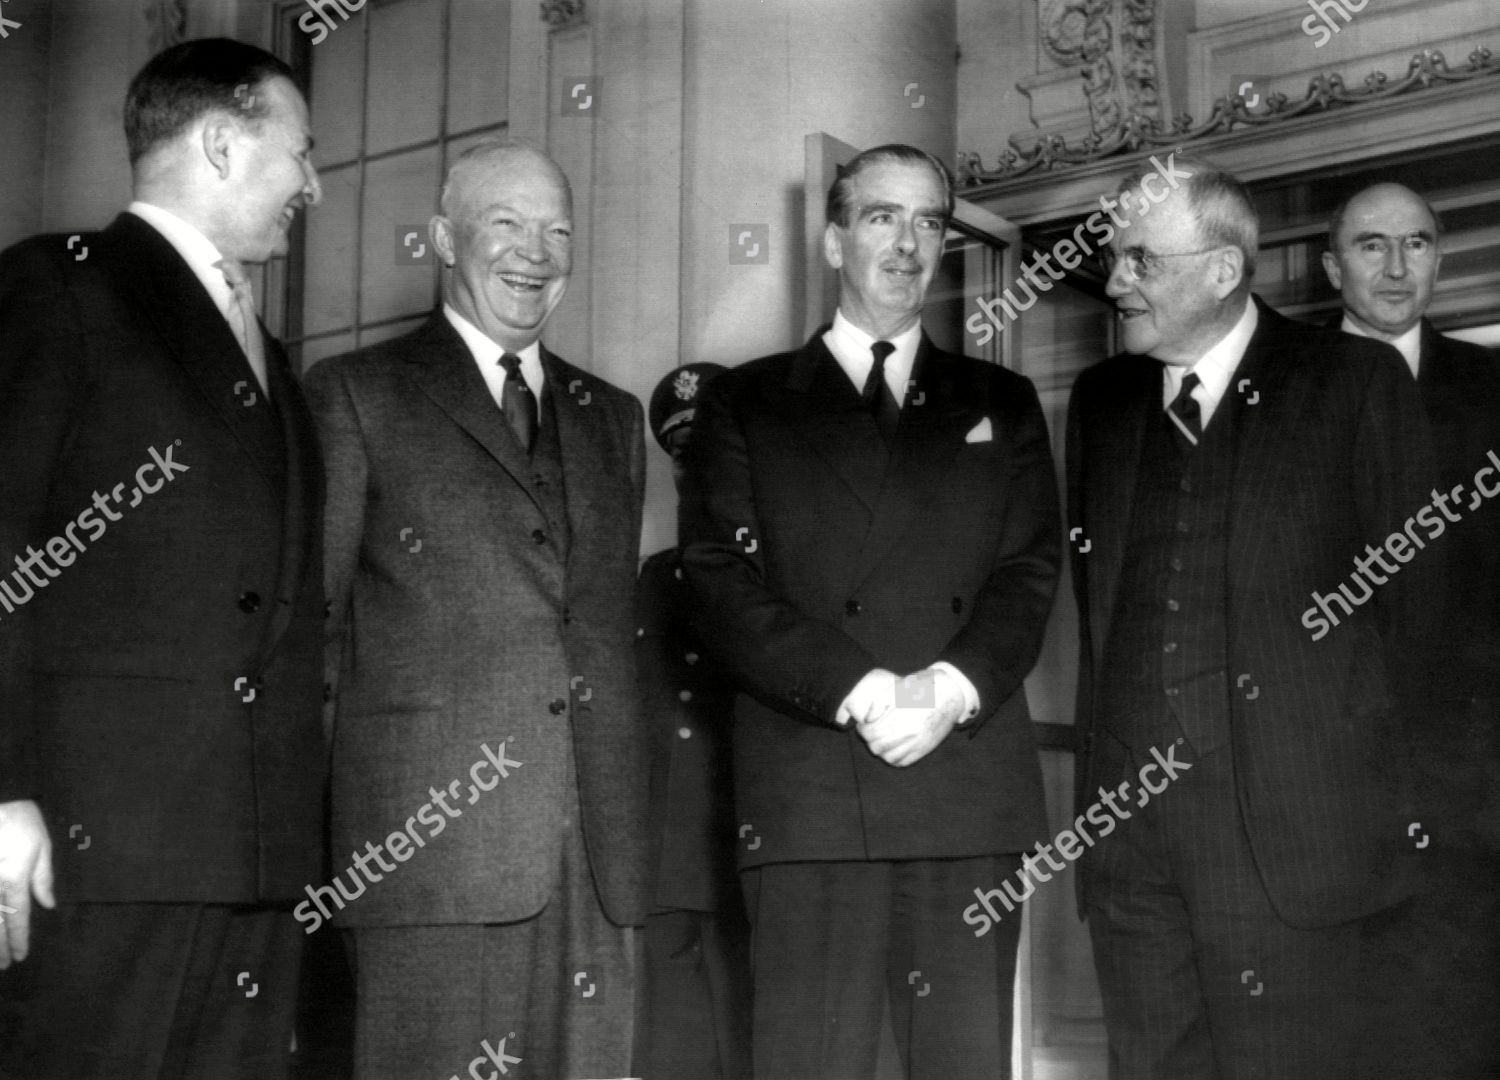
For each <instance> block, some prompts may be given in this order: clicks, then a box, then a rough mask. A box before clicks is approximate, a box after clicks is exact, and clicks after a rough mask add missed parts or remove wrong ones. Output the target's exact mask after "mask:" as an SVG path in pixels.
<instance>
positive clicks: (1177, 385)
mask: <svg viewBox="0 0 1500 1080" xmlns="http://www.w3.org/2000/svg"><path fill="white" fill-rule="evenodd" d="M1259 323H1260V312H1259V311H1258V310H1257V309H1256V307H1255V300H1254V298H1253V297H1249V296H1247V297H1245V310H1244V312H1243V313H1242V314H1241V315H1240V319H1239V322H1237V323H1235V324H1234V328H1233V329H1231V330H1230V331H1229V333H1227V334H1225V335H1224V336H1223V337H1222V338H1220V339H1219V341H1218V343H1217V344H1215V345H1214V347H1213V348H1211V349H1209V350H1208V352H1206V353H1204V354H1203V355H1202V356H1200V357H1199V358H1198V360H1197V362H1196V363H1194V364H1193V365H1191V366H1190V367H1180V366H1178V365H1176V364H1163V365H1162V387H1161V392H1162V408H1164V409H1165V408H1166V407H1167V406H1169V405H1171V404H1172V402H1173V401H1174V400H1175V399H1176V397H1177V394H1178V391H1180V390H1181V389H1182V380H1183V379H1185V378H1186V377H1187V374H1188V372H1190V371H1191V372H1192V373H1193V374H1194V375H1196V376H1198V379H1199V382H1198V385H1197V386H1195V387H1194V388H1193V400H1194V401H1196V402H1197V403H1198V413H1199V416H1200V417H1201V418H1202V421H1203V430H1204V431H1207V430H1208V422H1209V421H1210V420H1212V419H1213V417H1214V413H1215V412H1217V411H1218V408H1219V402H1221V401H1223V400H1224V395H1225V394H1226V393H1228V391H1229V384H1230V382H1231V381H1232V380H1233V379H1234V373H1235V371H1236V369H1238V368H1239V366H1240V361H1241V360H1243V359H1244V357H1245V350H1246V349H1248V348H1249V347H1250V338H1251V337H1252V336H1254V334H1255V327H1256V326H1257V325H1258V324H1259ZM1254 390H1255V387H1253V386H1247V387H1245V393H1246V394H1249V393H1252V392H1254Z"/></svg>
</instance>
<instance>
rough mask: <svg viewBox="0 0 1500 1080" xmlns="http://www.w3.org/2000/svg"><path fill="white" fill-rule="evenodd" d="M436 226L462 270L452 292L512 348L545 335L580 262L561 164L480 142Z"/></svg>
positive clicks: (449, 296) (457, 173) (480, 324)
mask: <svg viewBox="0 0 1500 1080" xmlns="http://www.w3.org/2000/svg"><path fill="white" fill-rule="evenodd" d="M430 231H431V234H432V242H433V246H434V247H435V248H436V249H437V252H438V255H439V256H441V258H442V260H443V262H444V264H445V265H447V266H448V267H450V268H451V269H452V273H451V274H449V275H448V276H447V277H446V279H445V281H444V286H443V298H444V300H445V301H446V302H447V303H448V304H450V305H451V306H452V307H453V309H454V310H455V311H457V312H458V313H459V314H460V315H462V316H463V317H464V318H465V319H467V320H468V321H469V322H470V323H472V324H473V325H474V326H475V327H477V328H478V329H479V330H480V331H482V332H483V333H484V334H485V335H486V336H487V337H489V338H490V339H491V340H492V341H494V342H496V343H497V344H499V345H500V346H501V347H502V348H503V349H505V350H507V351H509V352H516V353H519V352H520V351H521V350H522V349H524V348H526V347H527V346H529V345H531V344H532V343H533V342H535V341H536V340H537V338H538V337H540V336H541V332H542V328H543V327H544V326H545V325H546V322H547V319H548V318H549V317H550V316H551V314H552V312H553V310H554V309H555V308H556V307H557V305H558V304H559V303H560V302H561V301H562V298H563V294H564V293H565V292H566V291H567V288H568V275H569V274H570V273H572V270H573V195H572V192H571V190H570V189H569V187H568V178H567V177H566V176H564V175H563V171H562V169H560V168H558V166H557V163H556V162H555V161H553V160H552V159H551V158H549V157H548V156H547V155H546V154H543V153H542V152H541V151H539V150H537V149H535V148H533V147H530V146H526V145H524V144H522V143H516V142H510V141H495V142H487V143H480V144H479V145H477V146H473V147H470V148H469V149H468V150H466V151H465V152H464V153H463V154H462V155H461V156H460V157H459V158H458V160H457V161H455V162H454V163H453V166H452V168H450V169H449V170H448V178H447V180H446V181H445V182H444V184H443V197H442V213H441V214H439V215H438V216H437V217H435V218H433V219H432V223H431V229H430Z"/></svg>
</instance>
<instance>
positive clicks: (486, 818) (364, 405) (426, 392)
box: [299, 141, 647, 1078]
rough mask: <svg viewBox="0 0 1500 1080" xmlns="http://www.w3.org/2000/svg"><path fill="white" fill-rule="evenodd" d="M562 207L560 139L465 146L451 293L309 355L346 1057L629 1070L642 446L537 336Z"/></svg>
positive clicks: (602, 387)
mask: <svg viewBox="0 0 1500 1080" xmlns="http://www.w3.org/2000/svg"><path fill="white" fill-rule="evenodd" d="M571 218H572V197H571V194H570V191H569V188H568V183H567V179H566V177H564V176H563V174H562V172H561V170H560V169H559V168H558V167H557V165H556V164H554V163H553V162H552V161H551V160H550V159H549V158H547V157H545V156H544V155H542V154H541V153H539V152H538V151H536V150H533V149H530V148H528V147H525V146H522V145H518V144H514V143H509V142H503V141H501V142H495V141H491V142H486V143H482V144H480V145H478V146H476V147H473V148H471V149H470V150H468V151H466V152H465V153H464V154H463V155H462V156H461V157H460V158H459V160H458V161H457V162H455V164H454V166H453V168H452V170H451V171H450V173H449V176H448V179H447V182H446V184H445V186H444V190H443V200H442V213H441V215H440V216H438V217H436V218H434V219H433V222H432V226H431V234H432V240H433V244H434V246H435V248H436V250H437V251H438V253H439V255H440V256H441V257H442V259H443V261H444V263H445V264H447V266H448V267H449V271H448V273H447V276H446V281H445V287H444V304H443V308H442V310H441V311H440V312H438V313H436V314H434V315H433V317H432V318H431V319H430V320H428V322H427V323H426V324H425V325H423V326H422V327H420V328H418V329H417V330H415V331H413V332H411V333H410V334H407V335H406V336H404V337H401V338H397V339H395V340H393V341H390V342H385V343H382V344H379V345H376V346H373V347H371V348H368V349H364V350H361V351H359V352H356V353H352V354H349V355H347V356H343V357H338V358H335V359H332V360H328V361H324V362H323V363H321V364H319V365H318V366H317V367H315V368H314V369H313V370H312V372H310V373H309V376H308V395H309V399H310V401H311V403H312V406H313V410H314V413H315V415H316V417H317V420H318V424H319V428H320V431H321V433H322V435H323V439H324V446H325V453H326V457H327V463H328V486H329V492H328V514H327V536H328V540H327V581H328V591H329V597H330V602H331V605H332V612H333V625H332V627H331V634H332V640H333V648H332V650H331V654H332V662H333V666H334V667H335V668H336V675H335V676H334V681H335V682H336V684H337V685H336V691H335V693H336V699H337V708H336V714H335V720H334V742H333V860H334V869H335V874H334V879H333V882H332V886H331V887H326V886H325V887H324V890H318V891H317V895H316V896H314V895H312V894H310V895H309V901H308V904H307V905H304V906H303V907H302V908H300V909H299V911H300V912H301V914H302V916H304V917H306V918H307V919H308V920H309V923H310V926H311V925H312V924H315V923H320V922H321V921H322V920H323V919H325V918H327V917H329V916H335V915H337V916H338V917H339V920H340V922H341V924H342V925H344V926H348V927H352V928H353V939H354V942H355V978H356V985H357V994H358V1002H357V1009H358V1013H357V1018H356V1048H355V1059H356V1060H355V1068H356V1074H357V1075H358V1076H360V1077H387V1076H388V1077H401V1078H406V1077H410V1076H416V1075H432V1074H433V1070H435V1069H436V1070H439V1071H440V1072H439V1074H440V1075H448V1073H447V1071H446V1070H452V1071H454V1072H462V1071H463V1070H464V1068H465V1067H466V1066H467V1064H468V1063H469V1062H471V1061H475V1060H476V1059H478V1060H479V1064H478V1065H477V1066H476V1068H479V1069H480V1070H481V1071H482V1072H483V1071H488V1072H494V1071H496V1069H497V1068H498V1067H499V1066H500V1064H502V1063H505V1067H506V1068H507V1069H508V1071H509V1072H510V1073H513V1074H515V1075H519V1076H523V1077H525V1076H533V1077H549V1078H550V1077H559V1076H579V1077H582V1076H599V1077H604V1076H624V1075H627V1074H628V1070H629V1067H630V1060H631V1042H632V1037H631V1032H632V1028H633V1024H634V996H635V976H636V963H637V961H636V948H637V941H636V938H635V935H634V933H633V929H632V928H633V927H635V926H638V925H639V924H640V923H641V922H642V920H643V917H644V912H643V892H644V888H643V885H644V878H645V862H646V859H645V816H646V814H645V803H646V786H647V781H646V765H645V743H644V736H643V733H642V732H641V730H640V725H639V722H638V719H637V717H638V707H637V701H636V686H635V668H634V663H633V659H632V655H631V646H632V641H633V637H634V624H633V619H632V614H633V613H632V608H631V603H632V598H633V593H634V588H635V569H636V554H637V551H638V547H639V535H640V521H641V500H642V484H643V476H644V453H645V448H644V445H643V442H642V426H643V425H642V410H641V407H640V404H639V402H637V401H636V400H635V399H634V398H633V397H631V396H630V395H628V394H626V393H625V392H624V391H621V390H619V389H616V388H615V387H613V386H610V385H609V384H608V383H605V382H604V381H603V380H601V379H599V378H596V377H595V376H593V375H590V374H589V373H588V372H586V371H583V370H581V369H579V368H576V367H574V366H573V365H571V364H569V363H567V362H566V361H564V360H562V359H561V358H559V357H557V356H555V355H553V354H552V353H551V352H549V351H548V350H547V349H546V348H545V347H543V346H542V345H541V343H540V341H539V340H538V338H539V335H540V334H541V332H542V328H543V326H544V325H545V323H546V320H547V317H548V316H549V315H550V314H551V313H552V311H553V309H554V308H555V307H556V306H557V303H558V302H559V301H560V300H561V299H562V296H563V292H564V291H565V289H566V288H567V282H568V274H569V272H570V271H571V266H572V242H571V234H572V220H571ZM371 860H374V862H375V865H376V866H378V867H379V869H378V870H376V869H374V868H373V867H371V866H370V862H371ZM345 867H347V869H343V868H345ZM485 1060H488V1061H490V1062H493V1063H494V1064H491V1065H485V1064H484V1061H485ZM517 1061H519V1062H520V1063H519V1064H517V1063H516V1062H517Z"/></svg>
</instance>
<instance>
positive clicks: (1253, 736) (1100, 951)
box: [1068, 161, 1447, 1080]
mask: <svg viewBox="0 0 1500 1080" xmlns="http://www.w3.org/2000/svg"><path fill="white" fill-rule="evenodd" d="M1181 164H1182V167H1183V168H1184V169H1186V170H1187V171H1188V172H1189V173H1190V174H1191V175H1190V178H1189V179H1188V180H1186V181H1184V182H1183V183H1182V184H1181V185H1180V187H1179V188H1178V189H1177V190H1175V191H1173V192H1172V193H1171V194H1170V195H1169V196H1168V197H1167V198H1166V199H1164V200H1163V201H1162V202H1160V203H1159V204H1157V205H1155V206H1153V207H1152V208H1151V210H1150V212H1149V213H1147V214H1145V215H1144V216H1142V217H1140V218H1138V219H1136V220H1135V221H1132V222H1131V223H1130V225H1129V227H1128V228H1126V229H1123V230H1121V232H1120V233H1119V234H1117V236H1116V237H1115V238H1114V241H1113V243H1112V247H1111V251H1110V263H1111V266H1112V271H1111V274H1110V278H1109V282H1108V285H1107V289H1108V293H1109V295H1110V296H1111V297H1112V298H1113V299H1114V300H1115V304H1116V307H1117V309H1118V311H1119V316H1120V327H1121V334H1122V336H1123V339H1124V346H1125V351H1124V352H1123V353H1121V354H1119V355H1117V356H1114V357H1112V358H1110V359H1109V360H1106V361H1105V362H1104V363H1102V364H1100V365H1098V366H1096V367H1094V368H1092V369H1090V370H1088V371H1086V372H1084V373H1083V374H1082V375H1081V376H1079V378H1078V381H1077V383H1076V384H1075V387H1074V390H1073V397H1072V401H1071V405H1070V409H1069V424H1068V474H1069V491H1068V501H1069V522H1068V524H1069V526H1070V527H1071V529H1072V530H1074V531H1076V533H1077V536H1076V543H1075V545H1074V547H1073V551H1072V560H1073V570H1074V581H1075V586H1076V589H1077V594H1078V605H1079V614H1080V621H1081V626H1082V641H1081V646H1080V653H1081V657H1080V660H1081V673H1080V674H1081V678H1080V688H1079V712H1078V724H1079V726H1080V728H1081V729H1082V730H1083V731H1084V733H1085V735H1084V738H1085V742H1084V745H1085V747H1086V749H1087V752H1086V754H1085V755H1084V757H1083V759H1082V760H1081V761H1080V763H1079V774H1078V775H1079V784H1078V807H1077V810H1078V812H1080V813H1082V812H1084V808H1085V807H1086V806H1090V805H1092V804H1094V803H1095V802H1097V801H1098V800H1099V799H1102V798H1105V797H1106V796H1107V795H1114V793H1115V792H1116V791H1117V790H1119V789H1120V788H1121V785H1130V784H1133V783H1134V782H1135V781H1136V780H1137V779H1143V773H1142V772H1141V770H1143V769H1146V768H1149V767H1150V762H1151V761H1152V752H1153V751H1155V752H1158V753H1160V752H1163V751H1167V752H1175V753H1173V756H1175V758H1176V759H1177V760H1178V761H1179V762H1181V763H1182V768H1181V769H1180V770H1179V771H1178V772H1177V775H1176V777H1175V778H1174V779H1173V780H1172V781H1171V783H1170V786H1169V787H1167V788H1166V789H1165V790H1161V791H1160V792H1159V793H1157V794H1155V795H1154V797H1151V798H1150V799H1149V802H1147V803H1145V805H1137V804H1136V801H1135V800H1133V799H1128V798H1127V801H1126V803H1125V808H1126V809H1127V810H1128V812H1129V813H1130V814H1131V817H1130V819H1128V820H1124V819H1122V820H1120V821H1119V822H1118V827H1116V828H1114V829H1113V831H1112V832H1111V833H1110V834H1109V835H1108V836H1101V837H1098V838H1096V843H1094V844H1093V845H1091V846H1090V848H1089V850H1087V851H1086V852H1085V854H1084V855H1083V858H1082V862H1081V868H1082V869H1083V871H1084V873H1083V875H1082V883H1083V886H1084V904H1085V909H1086V913H1087V917H1088V920H1089V926H1090V930H1091V933H1092V937H1093V941H1094V955H1095V962H1096V965H1097V967H1098V969H1099V974H1100V981H1101V985H1102V989H1103V994H1104V1006H1105V1020H1106V1023H1107V1025H1108V1028H1109V1037H1110V1075H1111V1077H1112V1078H1116V1080H1127V1078H1129V1080H1133V1078H1141V1080H1145V1078H1158V1077H1164V1076H1171V1077H1183V1078H1187V1077H1203V1078H1208V1077H1222V1078H1229V1077H1252V1076H1253V1077H1265V1076H1275V1077H1280V1078H1285V1080H1293V1078H1307V1080H1315V1078H1317V1080H1323V1078H1333V1077H1349V1076H1353V1075H1355V1071H1354V1066H1353V1060H1354V1057H1355V1053H1354V1051H1355V1048H1356V1047H1355V1042H1354V1039H1353V1031H1354V1027H1355V1023H1356V1021H1357V1020H1358V1019H1359V1012H1360V1010H1359V1006H1358V1005H1357V1003H1356V1001H1355V997H1356V993H1357V990H1358V962H1359V952H1360V934H1361V931H1362V929H1363V927H1362V921H1363V920H1364V919H1365V918H1366V917H1367V916H1370V915H1371V914H1372V913H1375V912H1379V911H1381V910H1382V909H1386V908H1389V907H1390V906H1391V905H1393V904H1394V903H1396V902H1397V901H1398V900H1399V899H1400V898H1401V897H1402V896H1403V895H1404V894H1405V891H1406V889H1407V874H1406V873H1405V872H1404V870H1403V856H1402V853H1403V852H1410V851H1411V849H1412V844H1413V840H1412V838H1410V837H1409V836H1408V833H1407V829H1408V826H1409V824H1410V822H1411V818H1410V816H1409V804H1408V801H1407V799H1406V798H1405V797H1404V792H1405V782H1406V777H1405V771H1406V754H1405V752H1404V748H1403V744H1402V739H1401V727H1402V725H1401V722H1400V721H1401V717H1400V714H1399V710H1398V702H1399V701H1401V700H1402V697H1401V691H1402V687H1403V685H1404V680H1403V678H1402V675H1403V665H1402V660H1403V659H1404V657H1405V656H1406V655H1407V654H1406V651H1405V650H1406V648H1407V646H1409V645H1411V644H1412V642H1414V641H1419V640H1420V639H1421V637H1420V635H1421V632H1422V630H1423V623H1422V619H1421V610H1420V607H1419V605H1418V603H1417V598H1419V597H1420V596H1421V595H1422V593H1423V591H1424V590H1425V586H1426V582H1427V581H1428V580H1429V577H1430V575H1431V573H1432V571H1433V569H1434V568H1435V563H1434V561H1433V552H1432V551H1430V550H1427V548H1428V546H1435V545H1440V544H1442V543H1446V542H1447V541H1446V540H1443V539H1440V538H1439V537H1441V534H1442V531H1443V522H1442V521H1441V520H1440V519H1439V520H1434V519H1433V518H1432V515H1431V514H1428V513H1426V512H1425V511H1424V506H1425V504H1426V503H1427V502H1428V500H1429V498H1430V497H1431V495H1430V493H1429V490H1428V486H1427V485H1426V484H1425V481H1426V480H1427V477H1428V462H1429V457H1428V453H1427V442H1426V435H1425V429H1424V425H1423V421H1422V415H1421V407H1420V403H1419V402H1418V401H1417V398H1416V395H1415V392H1414V388H1413V387H1412V385H1411V380H1410V379H1409V378H1406V376H1405V374H1404V372H1403V371H1402V370H1401V366H1400V362H1399V357H1397V356H1396V355H1395V353H1394V352H1393V351H1392V350H1390V349H1388V348H1386V347H1384V346H1380V345H1376V344H1373V343H1370V342H1365V341H1360V340H1357V339H1355V338H1353V337H1349V336H1347V335H1342V334H1338V333H1336V332H1333V331H1327V330H1320V329H1314V328H1310V327H1304V326H1300V325H1298V324H1295V323H1292V322H1290V321H1288V320H1286V319H1284V318H1282V317H1281V316H1279V315H1277V314H1276V313H1275V312H1274V311H1272V310H1271V309H1270V308H1269V307H1267V306H1265V305H1264V304H1263V303H1260V302H1259V301H1258V300H1257V299H1256V298H1255V297H1253V296H1252V295H1251V291H1250V282H1251V277H1252V274H1253V266H1254V259H1255V252H1256V249H1257V245H1258V223H1257V218H1256V214H1255V210H1254V207H1253V205H1252V203H1251V201H1250V198H1249V196H1248V194H1247V193H1246V192H1245V190H1244V188H1243V187H1241V186H1240V184H1239V183H1238V182H1237V181H1235V180H1234V178H1233V177H1231V176H1229V175H1227V174H1225V173H1222V172H1219V171H1216V170H1214V169H1213V168H1211V167H1210V166H1208V165H1207V164H1205V163H1202V162H1196V161H1185V162H1181ZM1138 184H1139V176H1136V175H1133V176H1131V177H1128V178H1127V180H1126V182H1125V184H1124V185H1122V189H1121V190H1122V191H1133V190H1136V189H1137V188H1138ZM1428 509H1431V508H1428ZM1434 512H1435V511H1434ZM1070 535H1071V534H1070ZM1126 792H1127V796H1128V788H1127V789H1126Z"/></svg>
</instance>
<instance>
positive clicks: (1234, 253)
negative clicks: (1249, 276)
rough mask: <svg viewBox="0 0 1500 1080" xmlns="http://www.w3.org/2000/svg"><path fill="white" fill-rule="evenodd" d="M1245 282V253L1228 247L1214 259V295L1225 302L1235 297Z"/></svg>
mask: <svg viewBox="0 0 1500 1080" xmlns="http://www.w3.org/2000/svg"><path fill="white" fill-rule="evenodd" d="M1244 280H1245V253H1244V252H1243V251H1241V250H1240V249H1239V248H1237V247H1227V248H1225V249H1224V250H1223V251H1221V252H1220V253H1219V254H1218V256H1217V257H1216V258H1215V259H1214V295H1215V296H1217V297H1218V298H1219V299H1220V300H1223V299H1225V298H1227V297H1229V296H1231V295H1233V293H1234V290H1235V289H1238V288H1239V287H1240V282H1242V281H1244Z"/></svg>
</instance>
